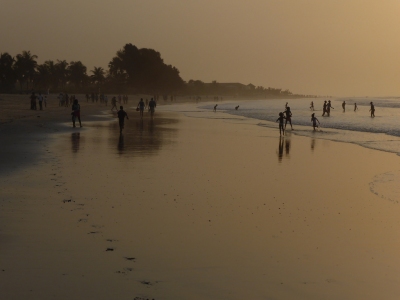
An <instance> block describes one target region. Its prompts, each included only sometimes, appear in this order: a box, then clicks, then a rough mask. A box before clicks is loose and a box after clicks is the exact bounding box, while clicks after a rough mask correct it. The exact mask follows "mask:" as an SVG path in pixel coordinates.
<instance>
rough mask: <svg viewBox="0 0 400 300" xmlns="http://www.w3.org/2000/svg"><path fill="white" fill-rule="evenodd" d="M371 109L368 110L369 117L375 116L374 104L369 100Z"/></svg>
mask: <svg viewBox="0 0 400 300" xmlns="http://www.w3.org/2000/svg"><path fill="white" fill-rule="evenodd" d="M370 104H371V109H370V110H369V111H370V112H371V118H374V117H375V106H374V104H373V103H372V102H371V103H370Z"/></svg>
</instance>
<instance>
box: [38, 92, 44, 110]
mask: <svg viewBox="0 0 400 300" xmlns="http://www.w3.org/2000/svg"><path fill="white" fill-rule="evenodd" d="M37 98H38V100H39V109H40V110H43V96H42V93H39V96H38V97H37Z"/></svg>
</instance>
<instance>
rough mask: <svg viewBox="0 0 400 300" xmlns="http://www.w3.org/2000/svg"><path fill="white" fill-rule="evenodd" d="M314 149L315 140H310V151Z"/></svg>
mask: <svg viewBox="0 0 400 300" xmlns="http://www.w3.org/2000/svg"><path fill="white" fill-rule="evenodd" d="M314 148H315V138H311V151H314Z"/></svg>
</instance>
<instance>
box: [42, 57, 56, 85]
mask: <svg viewBox="0 0 400 300" xmlns="http://www.w3.org/2000/svg"><path fill="white" fill-rule="evenodd" d="M44 64H45V65H46V68H47V70H48V71H49V74H50V78H49V86H50V87H51V88H53V89H56V88H58V85H59V83H60V82H59V78H58V76H57V65H56V64H55V63H54V61H52V60H46V61H45V62H44Z"/></svg>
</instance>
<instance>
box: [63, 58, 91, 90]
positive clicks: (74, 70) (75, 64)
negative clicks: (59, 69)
mask: <svg viewBox="0 0 400 300" xmlns="http://www.w3.org/2000/svg"><path fill="white" fill-rule="evenodd" d="M67 69H68V78H69V81H70V82H72V83H73V84H74V85H75V87H81V86H83V84H84V83H85V82H86V79H87V74H86V70H87V68H86V66H85V65H84V64H82V62H80V61H71V63H70V64H69V66H68V68H67Z"/></svg>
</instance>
